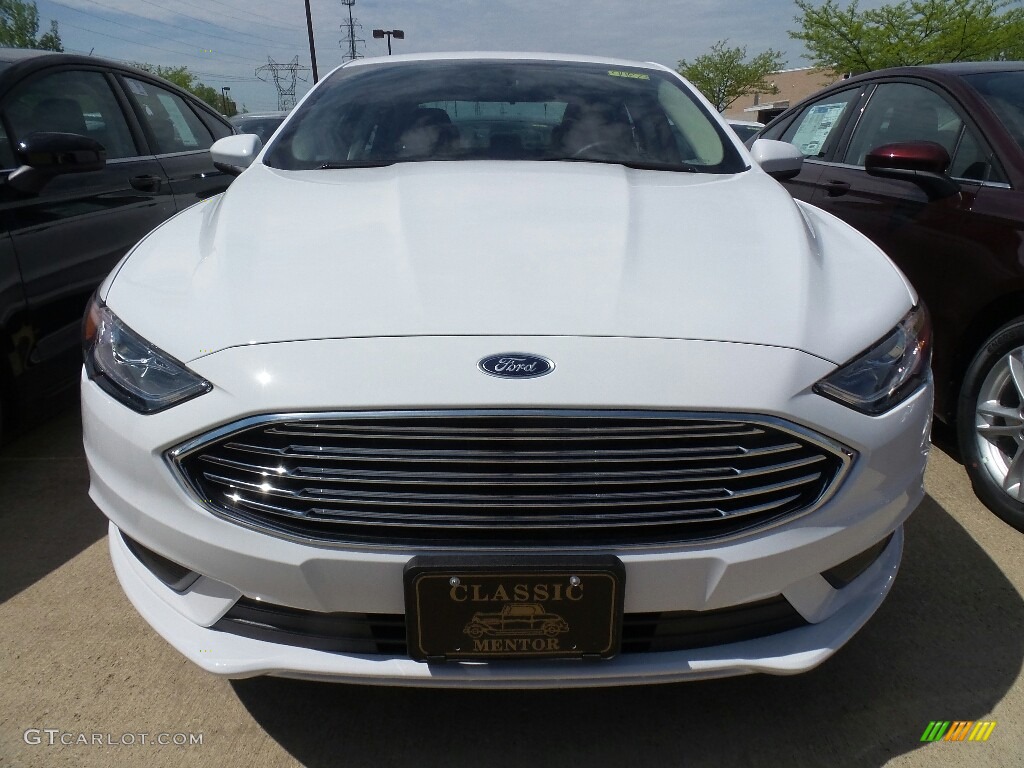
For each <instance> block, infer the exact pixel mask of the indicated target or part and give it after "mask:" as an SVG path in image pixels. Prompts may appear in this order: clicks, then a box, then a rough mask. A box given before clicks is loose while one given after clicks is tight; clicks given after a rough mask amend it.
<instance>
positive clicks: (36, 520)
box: [0, 400, 107, 602]
mask: <svg viewBox="0 0 1024 768" xmlns="http://www.w3.org/2000/svg"><path fill="white" fill-rule="evenodd" d="M75 402H76V401H74V400H71V401H68V402H66V401H64V400H60V401H55V402H54V403H53V405H54V412H53V413H52V414H50V416H49V418H48V419H47V421H45V422H44V423H42V424H39V425H38V426H36V427H35V428H34V429H32V430H31V431H27V432H24V433H23V434H22V435H21V436H19V437H17V438H15V439H14V440H13V441H12V442H11V443H10V444H8V445H5V446H4V447H3V448H2V449H0V602H4V601H6V600H8V599H9V598H11V597H13V596H14V595H16V594H18V593H19V592H21V591H22V590H24V589H27V588H28V587H30V586H32V585H33V584H34V583H35V582H37V581H38V580H40V579H42V578H43V577H45V576H46V575H47V574H48V573H50V572H51V571H54V570H56V569H57V568H59V567H61V566H62V565H64V563H66V562H67V561H69V560H71V559H72V558H73V557H75V556H76V555H77V554H78V553H80V552H81V551H82V550H84V549H86V548H87V547H89V546H90V545H91V544H93V543H94V542H97V541H99V540H100V539H102V538H103V537H104V536H105V535H106V533H107V525H106V520H105V518H104V517H103V515H102V514H101V513H100V512H99V510H97V509H96V507H95V505H93V503H92V502H91V501H90V500H89V497H88V490H89V471H88V469H87V467H86V463H85V455H84V452H83V450H82V423H81V414H80V412H79V410H78V408H77V406H76V405H75Z"/></svg>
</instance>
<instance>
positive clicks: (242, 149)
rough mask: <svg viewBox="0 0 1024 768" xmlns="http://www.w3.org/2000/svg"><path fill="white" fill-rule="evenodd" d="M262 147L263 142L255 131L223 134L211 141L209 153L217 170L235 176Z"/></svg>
mask: <svg viewBox="0 0 1024 768" xmlns="http://www.w3.org/2000/svg"><path fill="white" fill-rule="evenodd" d="M261 149H263V142H262V141H261V140H260V137H259V136H257V135H256V134H255V133H240V134H237V135H235V136H225V137H224V138H223V139H218V140H217V141H215V142H213V146H212V147H210V155H211V157H213V165H214V167H215V168H216V169H217V170H218V171H223V172H224V173H227V174H230V175H231V176H237V175H238V174H240V173H241V172H242V171H244V170H245V169H246V168H248V167H249V166H250V165H252V161H253V160H254V159H255V158H256V155H258V154H259V153H260V150H261Z"/></svg>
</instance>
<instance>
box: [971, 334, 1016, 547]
mask: <svg viewBox="0 0 1024 768" xmlns="http://www.w3.org/2000/svg"><path fill="white" fill-rule="evenodd" d="M957 440H958V442H959V445H960V453H961V455H962V456H963V460H964V466H965V467H966V468H967V474H968V476H969V477H970V478H971V485H973V486H974V492H975V494H976V495H977V496H978V498H979V499H980V500H981V502H982V503H983V504H984V505H985V506H986V507H988V508H989V509H990V510H992V511H993V512H994V513H995V514H996V515H998V516H999V517H1001V518H1002V519H1003V520H1005V521H1006V522H1007V523H1009V524H1010V525H1012V526H1013V527H1014V528H1016V529H1017V530H1019V531H1024V319H1018V320H1014V321H1013V322H1011V323H1008V324H1007V325H1004V326H1003V327H1002V328H1000V329H999V330H998V331H996V332H995V333H994V334H992V336H990V337H989V339H988V340H987V341H986V342H985V344H984V345H983V346H982V348H981V350H980V351H979V352H978V354H977V355H975V357H974V360H973V361H972V362H971V365H970V367H969V368H968V369H967V374H966V375H965V376H964V383H963V388H962V389H961V391H960V401H959V403H958V408H957Z"/></svg>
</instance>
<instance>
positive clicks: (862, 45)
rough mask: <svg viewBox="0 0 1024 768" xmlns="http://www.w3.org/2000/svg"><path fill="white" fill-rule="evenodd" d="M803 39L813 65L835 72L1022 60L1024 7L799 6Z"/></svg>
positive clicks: (803, 2) (973, 2) (909, 0)
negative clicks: (948, 62) (950, 62)
mask: <svg viewBox="0 0 1024 768" xmlns="http://www.w3.org/2000/svg"><path fill="white" fill-rule="evenodd" d="M796 6H797V8H799V9H800V15H799V16H797V17H796V18H795V21H796V23H797V24H799V25H800V29H799V30H797V31H791V32H790V33H789V36H790V37H792V38H793V39H794V40H801V41H803V43H804V46H805V47H806V49H807V51H808V54H807V58H808V59H810V60H811V61H812V62H814V64H815V66H819V67H823V68H826V69H829V70H831V71H833V72H835V73H836V74H841V73H845V72H850V73H853V74H857V73H860V72H870V71H871V70H874V69H882V68H884V67H896V66H904V65H911V64H933V63H938V62H947V61H991V60H996V59H1018V58H1021V57H1022V56H1024V8H1021V7H1020V6H1019V4H1018V2H1017V0H902V2H898V3H896V4H894V5H883V6H882V7H881V8H875V9H871V10H865V11H861V10H860V9H859V8H858V6H857V0H853V2H851V3H850V5H848V6H846V7H845V8H841V7H840V6H839V5H837V4H836V3H835V2H834V0H825V2H824V4H823V5H821V6H817V7H815V6H814V5H812V4H811V2H810V1H809V0H796Z"/></svg>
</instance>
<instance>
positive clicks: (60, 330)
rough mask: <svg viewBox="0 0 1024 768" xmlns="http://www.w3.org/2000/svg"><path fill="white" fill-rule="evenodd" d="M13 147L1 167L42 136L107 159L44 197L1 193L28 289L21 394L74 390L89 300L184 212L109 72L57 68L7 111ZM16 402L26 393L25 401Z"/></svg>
mask: <svg viewBox="0 0 1024 768" xmlns="http://www.w3.org/2000/svg"><path fill="white" fill-rule="evenodd" d="M0 118H2V121H3V124H4V126H5V127H6V129H7V131H8V132H9V136H8V138H9V140H10V143H9V145H8V146H3V147H2V149H3V150H4V153H5V154H6V155H7V156H6V157H2V158H0V160H2V161H3V163H2V164H3V166H4V167H5V168H6V169H7V170H6V171H5V172H4V173H3V174H0V182H2V180H3V179H4V178H5V177H6V175H7V174H9V172H10V170H11V169H12V168H13V167H14V166H15V165H17V161H16V158H15V157H14V156H13V152H12V151H11V147H12V146H16V143H17V141H18V140H19V139H21V138H23V137H25V136H28V135H29V134H31V133H34V132H37V131H60V132H67V133H76V134H81V135H84V136H88V137H91V138H94V139H96V140H97V141H99V142H100V143H101V144H102V145H103V146H104V147H105V148H106V150H107V163H106V167H105V168H104V169H103V170H101V171H95V172H90V173H80V174H69V175H62V176H58V177H56V178H54V179H53V180H52V181H51V182H50V183H49V184H48V185H47V186H46V187H44V189H43V190H42V192H41V193H40V194H39V195H37V196H34V197H32V196H26V195H23V194H19V193H17V192H15V191H14V190H12V189H11V188H10V187H7V186H6V185H3V184H2V183H0V226H2V228H3V230H6V231H8V232H9V233H10V236H11V244H12V245H13V248H14V253H15V255H16V258H17V263H18V267H19V270H20V273H21V278H22V282H23V285H24V297H25V301H26V303H27V313H26V314H25V316H24V318H23V320H22V321H20V322H19V325H18V327H15V328H11V327H8V328H7V334H6V335H7V337H8V339H11V341H10V344H11V345H12V346H13V347H14V349H12V350H9V353H13V356H12V359H11V363H10V371H9V373H8V375H10V374H13V376H12V378H16V380H17V382H18V386H17V388H16V390H17V391H18V392H20V391H23V392H32V393H33V394H34V395H35V396H38V395H40V394H45V392H41V391H40V388H42V389H44V390H45V389H46V388H49V387H58V386H61V385H63V384H66V383H67V382H68V381H69V380H70V381H72V382H73V381H74V378H75V372H76V371H77V369H78V367H79V366H80V365H81V353H80V350H79V329H80V325H81V318H82V313H83V311H84V308H85V305H86V302H87V300H88V298H89V295H90V294H91V293H92V292H93V290H95V288H96V286H97V285H98V284H99V283H100V282H101V281H102V280H103V278H104V277H105V276H106V275H107V274H108V273H109V272H110V271H111V269H113V267H114V266H115V265H116V264H117V262H118V260H119V259H120V258H121V257H122V256H123V255H124V254H125V253H126V252H127V251H128V249H129V248H131V246H132V245H133V244H134V243H136V242H137V241H138V240H139V239H140V238H142V236H143V235H145V234H146V233H147V232H149V231H150V230H151V229H153V228H154V227H155V226H156V225H158V224H159V223H160V222H162V221H164V220H165V219H167V218H168V217H169V216H171V215H172V214H173V213H174V211H175V204H174V198H173V196H172V194H171V187H170V185H169V183H168V180H167V175H166V173H165V172H164V169H163V167H162V166H161V164H160V162H159V161H158V160H157V159H156V158H155V157H154V156H152V155H149V154H148V153H146V152H145V139H144V137H143V135H142V133H141V130H140V127H139V124H138V122H137V120H136V119H135V117H134V115H133V113H132V112H131V110H130V109H129V105H128V103H127V101H126V100H125V98H124V95H123V93H122V92H121V91H120V89H119V88H118V87H117V85H116V83H115V81H114V79H113V75H112V74H111V72H110V71H108V70H105V69H103V68H101V67H92V68H90V67H87V66H74V67H64V68H48V69H45V70H43V71H42V72H39V73H36V74H34V75H31V76H29V77H27V78H26V80H25V81H24V82H22V83H20V84H18V85H17V86H15V87H14V88H13V89H12V90H11V91H9V92H8V93H7V95H6V96H5V97H4V99H3V101H2V103H0ZM16 393H17V392H16Z"/></svg>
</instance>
